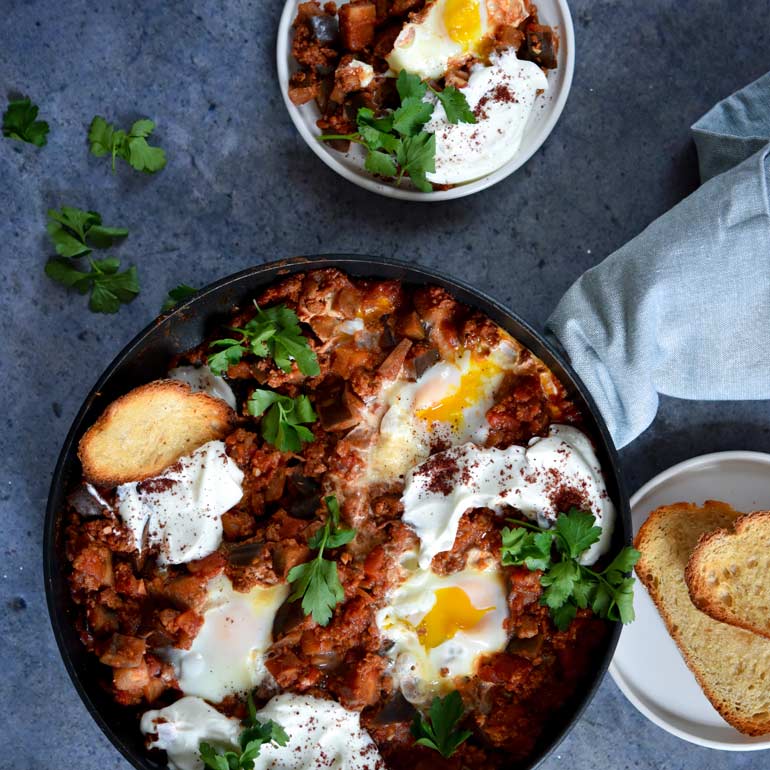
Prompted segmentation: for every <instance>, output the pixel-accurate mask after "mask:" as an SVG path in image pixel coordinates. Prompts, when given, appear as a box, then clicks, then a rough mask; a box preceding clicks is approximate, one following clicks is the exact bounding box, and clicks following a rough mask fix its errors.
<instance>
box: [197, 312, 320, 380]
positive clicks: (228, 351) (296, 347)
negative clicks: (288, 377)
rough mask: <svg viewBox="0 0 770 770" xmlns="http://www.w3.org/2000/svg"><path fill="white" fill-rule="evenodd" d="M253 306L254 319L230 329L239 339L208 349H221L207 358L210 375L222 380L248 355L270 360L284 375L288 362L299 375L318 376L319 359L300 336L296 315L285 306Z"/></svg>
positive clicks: (221, 341) (306, 341)
mask: <svg viewBox="0 0 770 770" xmlns="http://www.w3.org/2000/svg"><path fill="white" fill-rule="evenodd" d="M254 306H255V307H256V309H257V312H256V315H255V316H254V318H252V319H251V320H250V321H249V322H248V323H246V324H245V325H244V326H243V328H232V327H230V331H232V332H235V333H236V334H239V335H240V339H235V338H232V337H227V338H225V339H221V340H215V341H214V342H212V343H211V344H210V345H209V348H222V349H221V350H219V352H217V353H212V354H211V355H210V356H209V358H208V365H209V368H210V369H211V371H212V372H214V374H218V375H220V376H221V375H223V374H225V373H226V372H227V370H228V369H229V368H230V366H232V365H233V364H237V363H238V362H239V361H240V360H241V358H243V356H244V355H245V354H246V353H251V354H252V355H255V356H257V357H258V358H266V357H268V356H269V357H270V358H272V359H273V360H274V361H275V363H276V364H277V365H278V366H279V367H280V368H281V369H282V370H283V371H284V372H290V371H291V362H292V361H296V362H297V367H298V368H299V370H300V372H302V374H304V375H306V376H308V377H315V376H316V375H318V374H319V373H320V371H321V369H320V367H319V365H318V358H317V357H316V354H315V352H314V351H313V349H312V348H311V347H310V343H309V342H308V339H307V337H305V336H304V335H303V334H302V330H301V329H300V326H299V319H298V318H297V314H296V313H295V312H294V311H293V310H291V309H290V308H288V307H286V305H275V306H274V307H269V308H266V309H264V310H263V309H262V308H260V307H259V305H257V303H256V302H255V303H254Z"/></svg>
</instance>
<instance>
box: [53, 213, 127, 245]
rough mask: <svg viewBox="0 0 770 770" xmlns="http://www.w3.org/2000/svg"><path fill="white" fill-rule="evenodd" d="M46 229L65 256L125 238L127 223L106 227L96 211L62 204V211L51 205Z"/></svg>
mask: <svg viewBox="0 0 770 770" xmlns="http://www.w3.org/2000/svg"><path fill="white" fill-rule="evenodd" d="M48 220H49V221H48V224H47V225H46V229H47V230H48V234H49V235H50V236H51V240H52V241H53V243H54V246H55V247H56V251H57V253H58V254H60V255H61V256H62V257H82V256H85V255H86V254H90V253H91V251H92V249H93V248H97V249H105V248H108V247H109V246H112V243H113V241H114V240H115V239H116V238H125V237H126V236H127V235H128V230H127V229H126V228H125V227H104V226H103V225H102V218H101V216H100V215H99V214H98V213H97V212H96V211H83V209H76V208H74V207H72V206H62V207H61V211H56V209H48Z"/></svg>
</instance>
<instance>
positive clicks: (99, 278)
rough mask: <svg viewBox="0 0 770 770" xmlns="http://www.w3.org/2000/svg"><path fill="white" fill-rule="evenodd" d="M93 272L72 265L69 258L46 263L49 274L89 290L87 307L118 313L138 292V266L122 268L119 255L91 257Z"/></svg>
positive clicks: (63, 282)
mask: <svg viewBox="0 0 770 770" xmlns="http://www.w3.org/2000/svg"><path fill="white" fill-rule="evenodd" d="M88 261H89V264H90V266H91V270H90V272H87V273H85V272H83V271H82V270H78V269H77V268H76V267H74V266H73V264H72V262H71V261H70V260H69V259H65V258H63V257H59V258H56V259H52V260H50V261H49V262H48V264H47V265H46V266H45V273H46V275H47V276H48V277H49V278H51V279H52V280H54V281H56V282H57V283H60V284H62V285H63V286H67V287H68V288H73V289H77V290H78V291H79V292H80V293H81V294H87V293H88V291H89V290H90V292H91V298H90V300H89V303H88V307H89V309H90V310H91V311H93V312H94V313H117V312H118V309H119V308H120V306H121V304H128V303H129V302H132V301H133V300H134V299H135V298H136V295H137V294H139V276H138V274H137V271H136V268H135V267H133V266H132V267H130V268H128V269H127V270H124V271H123V272H119V268H120V260H119V259H117V258H116V257H107V258H105V259H91V258H90V257H89V260H88Z"/></svg>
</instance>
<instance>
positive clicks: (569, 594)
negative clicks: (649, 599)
mask: <svg viewBox="0 0 770 770" xmlns="http://www.w3.org/2000/svg"><path fill="white" fill-rule="evenodd" d="M595 522H596V519H595V518H594V516H593V515H591V514H590V513H586V512H585V511H579V510H577V509H575V508H573V509H571V510H570V512H569V513H567V514H564V513H560V514H559V516H558V517H557V519H556V522H555V524H554V526H553V527H552V528H551V529H547V530H544V529H542V528H540V527H538V526H537V525H535V524H531V523H529V522H516V523H517V524H518V525H519V526H518V527H516V528H514V529H509V528H508V527H505V528H504V529H503V530H502V532H501V535H502V542H503V545H502V551H501V561H502V563H503V564H506V565H508V564H510V565H521V564H523V565H526V567H527V568H528V569H530V570H533V571H534V570H541V571H542V572H543V574H542V575H541V577H540V585H541V586H542V587H543V595H542V597H541V599H540V602H541V604H543V605H545V606H547V607H548V608H549V610H550V612H551V618H552V620H553V622H554V624H555V625H556V627H557V628H558V629H559V630H562V631H563V630H565V629H566V628H568V627H569V624H570V623H571V622H572V620H573V619H574V618H575V615H576V614H577V610H578V609H585V608H586V607H591V609H592V610H593V611H594V613H596V614H597V615H598V616H599V617H601V618H609V619H610V620H620V621H621V622H623V623H630V622H631V621H632V620H633V619H634V606H633V598H634V597H633V586H634V578H633V577H629V576H628V573H630V572H631V570H632V569H633V567H634V564H636V562H637V560H638V559H639V556H640V554H639V551H637V550H635V549H634V548H628V547H626V548H623V549H622V550H621V551H620V552H619V553H618V554H617V555H616V556H615V558H614V559H613V560H612V561H611V562H610V564H609V565H608V566H607V567H606V568H605V569H604V570H602V571H601V572H596V571H595V570H592V569H590V568H589V567H586V566H584V565H582V564H580V562H579V558H580V556H581V555H582V554H583V553H584V552H585V551H586V550H587V549H588V548H590V547H591V546H592V545H593V544H594V543H596V542H597V541H598V540H599V538H600V536H601V532H602V530H601V528H600V527H597V526H596V523H595ZM554 552H555V553H554Z"/></svg>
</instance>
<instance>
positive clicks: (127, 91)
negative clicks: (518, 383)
mask: <svg viewBox="0 0 770 770" xmlns="http://www.w3.org/2000/svg"><path fill="white" fill-rule="evenodd" d="M281 6H282V1H281V0H263V2H256V1H255V0H223V1H222V2H213V1H209V2H204V1H203V0H189V1H188V2H181V1H180V2H162V3H161V2H151V1H150V0H126V1H125V2H122V3H117V2H112V1H110V0H107V1H106V2H103V3H98V4H97V3H88V2H84V0H71V2H69V3H67V4H62V3H58V2H54V0H30V1H27V2H23V1H22V0H3V2H2V3H0V95H1V96H2V97H3V98H4V97H5V96H6V94H7V93H8V92H9V91H22V92H24V93H27V94H29V95H30V96H31V97H32V98H33V99H34V100H35V101H36V102H37V103H38V104H40V105H41V117H44V118H45V119H47V120H48V121H49V122H50V123H51V127H52V128H51V134H50V140H49V143H48V146H47V147H45V148H44V149H42V150H36V149H35V148H33V147H31V146H28V145H22V144H21V143H18V142H12V141H9V140H1V139H0V180H1V181H2V184H0V212H2V214H0V254H2V261H1V263H0V264H2V270H3V280H2V302H0V360H1V361H2V365H1V367H0V394H2V395H1V396H0V397H1V398H2V409H1V411H0V419H1V420H2V423H3V430H2V434H0V458H2V460H1V461H0V468H1V469H2V478H1V479H0V483H1V486H0V517H1V518H0V522H1V524H0V533H1V534H0V546H1V547H2V556H3V558H2V565H1V566H0V661H2V663H1V665H2V670H3V674H2V676H0V734H2V738H3V750H2V751H1V752H0V769H2V770H6V769H7V770H11V768H13V770H53V769H54V768H56V769H57V770H58V768H62V767H72V768H78V770H107V768H126V767H127V765H126V763H125V762H124V761H123V759H122V758H121V757H120V756H119V755H118V754H117V752H116V751H115V750H114V749H113V748H112V747H111V746H110V744H109V743H108V741H107V740H106V739H105V738H104V737H103V736H102V734H101V733H100V732H99V730H98V729H97V727H96V725H95V724H94V723H93V722H92V721H91V719H90V717H89V716H88V714H87V713H86V711H85V709H84V708H83V706H82V705H81V703H80V702H79V700H78V697H77V695H76V693H75V691H74V689H73V688H72V686H71V685H70V682H69V680H68V679H67V677H66V675H65V672H64V668H63V666H62V664H61V662H60V660H59V657H58V652H57V650H56V647H55V644H54V641H53V638H52V635H51V632H50V628H49V624H48V619H47V614H46V609H45V604H44V597H43V591H42V574H41V573H42V570H41V531H42V521H43V509H44V504H45V498H46V494H47V488H48V483H49V480H50V475H51V472H52V468H53V464H54V462H55V458H56V456H57V453H58V451H59V446H60V444H61V442H62V440H63V438H64V435H65V432H66V431H67V428H68V426H69V424H70V421H71V420H72V418H73V417H74V415H75V412H76V410H77V408H78V406H79V404H80V402H81V400H82V399H83V397H84V396H85V394H86V393H87V391H88V390H89V388H90V387H91V385H92V383H93V382H94V380H95V379H96V377H97V376H98V374H99V373H100V371H101V370H102V368H103V367H104V366H105V365H106V364H107V362H108V361H109V360H110V359H111V358H112V357H113V355H114V354H115V353H116V351H117V350H118V349H119V348H120V347H122V345H123V344H124V343H125V342H127V341H128V340H129V339H130V338H131V337H132V336H133V335H134V333H136V332H137V331H138V330H139V329H141V328H142V327H143V326H144V325H145V324H147V323H148V322H149V321H150V320H151V319H152V318H153V316H154V314H155V313H156V312H157V310H158V308H159V307H160V304H161V301H162V299H163V297H164V295H165V293H166V291H167V289H168V288H170V287H172V286H174V285H175V284H177V283H178V282H180V281H185V282H187V283H191V284H193V285H203V284H205V283H207V282H209V281H211V280H213V279H216V278H219V277H221V276H224V275H226V274H228V273H231V272H234V271H236V270H239V269H241V268H244V267H246V266H248V265H252V264H255V263H259V262H263V261H267V260H272V259H274V258H277V257H283V256H288V255H293V254H302V253H314V252H320V251H325V252H333V251H352V252H358V253H370V254H379V255H384V256H396V257H400V258H402V259H406V260H413V261H416V262H419V263H421V264H425V265H430V266H435V267H441V268H443V269H444V270H447V271H448V272H450V273H452V274H454V275H457V276H460V277H462V278H464V279H466V280H469V281H472V282H473V283H475V284H476V285H478V286H479V287H481V288H482V289H485V290H487V291H489V292H491V293H492V294H494V295H495V296H496V297H498V298H499V299H501V300H503V301H504V302H506V303H508V304H509V305H510V306H511V307H512V308H514V309H515V310H517V311H518V312H519V313H521V314H522V315H523V316H524V317H526V318H528V319H529V320H530V321H532V322H533V323H534V324H535V325H538V326H542V324H543V322H544V320H545V319H546V317H547V316H548V314H549V312H550V311H551V309H552V308H553V306H554V305H555V303H556V302H557V300H558V299H559V297H560V296H561V294H562V293H563V292H564V290H565V289H566V288H567V287H568V286H569V285H570V283H571V282H572V281H573V280H574V279H575V278H577V276H578V275H580V273H581V272H582V271H584V270H585V269H587V268H588V267H590V266H592V265H594V264H596V263H597V262H598V261H600V260H601V259H602V258H603V257H604V256H606V255H607V254H609V253H610V252H611V251H612V250H613V249H614V248H616V247H618V246H619V245H621V244H622V243H624V242H625V241H626V240H628V239H629V238H630V237H632V236H633V235H635V234H636V233H638V232H639V231H640V230H641V229H642V228H643V227H644V226H645V225H646V224H648V223H649V222H650V221H651V220H653V219H654V218H655V217H657V216H658V215H659V214H661V213H662V212H664V211H665V210H666V209H668V208H669V207H670V206H671V205H673V204H674V203H676V202H677V201H678V200H680V199H681V198H682V197H683V196H685V195H687V194H688V193H690V192H691V191H692V190H693V189H694V188H695V186H696V184H697V165H696V157H695V152H694V148H693V145H692V143H691V141H690V139H689V133H688V126H689V125H690V124H691V123H692V122H693V121H694V120H695V119H696V118H697V117H699V116H700V115H701V114H702V113H703V112H704V111H705V110H707V109H708V108H709V107H710V106H711V105H712V104H713V103H714V102H715V101H717V100H718V99H720V98H722V97H724V96H726V95H727V94H729V93H730V92H731V91H733V90H735V89H736V88H738V87H740V86H742V85H744V84H745V83H747V82H749V81H751V80H753V79H754V78H756V77H757V76H759V75H760V74H762V73H763V72H764V71H765V70H766V69H767V68H768V66H770V55H768V49H767V41H768V39H767V18H768V11H770V5H769V4H768V2H767V0H754V1H753V2H747V3H730V2H727V0H682V2H679V3H670V2H668V0H651V1H650V2H648V3H644V4H640V3H637V2H634V0H574V2H573V3H572V10H573V15H574V20H575V26H576V37H577V68H576V73H575V83H574V87H573V90H572V95H571V97H570V99H569V102H568V104H567V108H566V111H565V113H564V115H563V117H562V119H561V121H560V123H559V125H558V126H557V127H556V130H555V131H554V133H553V134H552V136H551V138H550V139H549V140H548V142H547V143H546V145H545V146H544V147H543V149H542V150H541V151H540V152H539V153H538V154H537V155H536V156H535V157H534V158H533V159H532V160H531V161H530V162H529V163H528V164H527V165H526V166H525V167H524V168H523V169H522V170H521V171H520V172H519V173H517V174H516V175H515V176H513V177H511V178H509V179H508V180H506V181H505V182H503V183H501V184H499V185H497V186H496V187H494V188H492V189H490V190H487V191H486V192H484V193H481V194H479V195H477V196H475V197H473V198H470V199H464V200H461V201H457V202H452V203H447V204H444V205H437V206H432V207H427V206H420V205H415V204H411V205H410V204H404V203H398V202H394V201H389V200H386V199H384V198H380V197H377V196H374V195H371V194H368V193H365V192H362V191H360V190H359V189H357V188H355V187H353V186H352V185H350V184H348V183H347V182H345V181H343V180H341V179H340V178H338V177H337V176H335V175H334V174H333V173H332V172H331V171H329V170H328V169H327V168H326V167H325V166H323V165H322V164H321V163H320V162H319V161H318V160H317V158H316V157H315V156H314V155H313V154H311V152H310V151H309V150H308V149H307V148H306V147H305V146H304V144H303V143H302V141H301V139H300V138H299V136H298V134H297V133H296V132H295V130H294V128H293V126H292V124H291V123H290V121H289V118H288V116H287V114H286V112H285V110H284V107H283V103H282V101H281V96H280V94H279V92H278V87H277V84H276V82H275V68H274V39H275V32H276V28H277V24H278V16H279V13H280V10H281ZM97 113H100V114H103V115H105V116H106V117H108V118H110V119H114V120H116V121H117V122H119V123H121V124H123V123H127V122H129V121H131V120H132V119H135V118H137V117H140V116H144V115H148V116H150V117H152V118H154V119H155V120H156V122H157V124H158V128H157V138H158V141H159V143H160V144H162V146H163V147H164V148H165V149H166V150H167V152H168V157H169V163H168V166H167V168H166V169H165V170H164V171H163V172H162V173H160V174H158V175H156V176H143V175H140V174H137V173H135V172H132V171H131V170H130V169H129V168H127V167H121V168H120V169H119V171H118V173H117V174H116V175H114V176H113V175H112V174H111V173H110V172H109V164H108V162H107V161H106V160H105V159H100V160H99V159H96V158H93V157H91V156H90V155H89V154H88V152H87V146H86V141H85V137H86V131H87V126H88V123H89V121H90V119H91V118H92V117H93V115H94V114H97ZM61 204H69V205H75V206H80V207H82V208H94V209H97V210H98V211H100V212H101V213H102V215H103V216H104V218H105V222H106V223H107V224H122V225H126V226H127V227H129V228H130V230H131V235H130V237H129V238H128V240H127V241H126V243H125V244H123V245H122V246H121V247H120V248H119V249H118V250H117V252H116V253H118V254H119V255H120V256H122V257H123V258H124V259H126V260H127V261H133V262H135V264H137V265H138V266H139V270H140V274H141V280H142V286H143V288H142V293H141V295H140V296H139V298H138V299H137V300H136V302H134V304H133V305H131V306H130V307H129V308H124V309H122V310H121V311H120V313H119V314H118V315H117V316H113V317H105V316H99V315H92V314H90V313H89V312H88V311H87V310H86V307H85V301H84V298H82V297H80V296H78V295H72V294H69V293H67V292H66V291H65V290H63V289H62V288H60V287H58V286H56V285H54V284H52V283H51V282H50V281H49V280H48V279H47V278H46V277H45V276H44V274H43V265H44V263H45V260H46V257H47V256H49V255H50V254H51V248H50V246H49V244H48V242H47V237H46V234H45V211H46V209H47V208H48V207H49V206H55V207H58V206H60V205H61ZM768 430H770V411H769V410H768V408H767V404H766V403H741V404H739V403H693V402H684V401H676V400H671V399H664V400H663V403H662V405H661V409H660V413H659V416H658V419H657V421H656V422H655V424H654V425H653V427H652V428H651V429H650V430H649V431H648V432H647V433H646V434H645V435H644V436H643V437H641V438H640V439H639V440H637V441H636V442H635V443H634V444H632V445H631V446H630V447H628V448H627V449H626V450H625V451H624V452H623V455H622V457H623V462H624V471H625V474H626V476H627V479H628V483H629V487H630V488H631V489H632V490H633V489H634V488H636V487H638V486H639V485H640V484H641V483H642V482H644V481H645V480H647V479H648V478H650V477H651V476H652V475H654V474H655V473H656V472H658V471H660V470H661V469H663V468H665V467H667V466H669V465H671V464H672V463H675V462H678V461H680V460H682V459H685V458H687V457H690V456H693V455H696V454H700V453H702V452H706V451H714V450H720V449H738V448H745V449H757V450H767V449H768V448H769V447H770V436H769V435H768ZM768 762H770V760H768V755H767V754H764V755H761V754H721V753H717V752H713V751H710V750H706V749H700V748H697V747H694V746H690V745H688V744H686V743H683V742H681V741H679V740H678V739H676V738H673V737H671V736H670V735H668V734H666V733H664V732H662V731H661V730H659V729H658V728H657V727H655V726H653V725H652V724H650V723H649V722H647V721H646V720H645V719H644V718H643V717H642V716H640V715H639V714H638V713H637V712H636V711H635V710H634V709H633V708H632V707H631V706H630V705H629V704H628V703H627V702H626V701H625V700H624V698H623V696H622V695H621V694H620V692H619V691H618V690H617V688H616V687H615V685H614V684H613V683H612V682H611V681H610V680H609V679H607V680H606V681H605V682H604V684H603V685H602V687H601V689H600V691H599V694H598V696H597V698H596V699H595V701H594V702H593V703H592V705H591V706H590V707H589V709H588V711H587V712H586V714H585V717H584V718H583V719H582V721H581V722H580V723H579V724H578V726H577V727H576V728H575V730H574V731H573V732H572V734H571V735H570V736H569V738H568V739H567V740H566V741H565V742H564V743H563V745H562V746H561V747H560V749H559V751H558V752H557V753H556V754H555V755H554V756H553V757H552V758H551V759H549V760H548V761H547V762H546V763H545V765H544V766H543V767H544V770H556V769H557V768H565V770H566V768H569V769H570V770H592V769H593V768H610V769H611V770H626V769H630V768H634V769H636V768H641V769H644V770H648V769H651V768H656V769H660V770H663V769H664V768H665V770H696V769H697V770H722V769H736V770H737V769H738V768H742V769H747V768H760V767H767V766H768Z"/></svg>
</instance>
